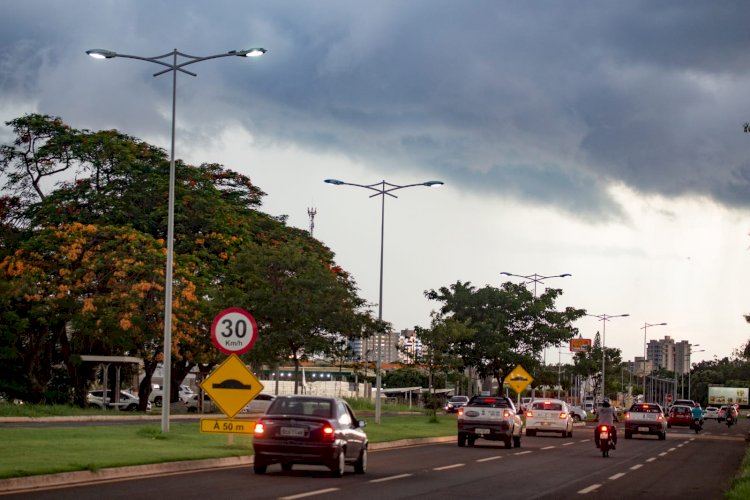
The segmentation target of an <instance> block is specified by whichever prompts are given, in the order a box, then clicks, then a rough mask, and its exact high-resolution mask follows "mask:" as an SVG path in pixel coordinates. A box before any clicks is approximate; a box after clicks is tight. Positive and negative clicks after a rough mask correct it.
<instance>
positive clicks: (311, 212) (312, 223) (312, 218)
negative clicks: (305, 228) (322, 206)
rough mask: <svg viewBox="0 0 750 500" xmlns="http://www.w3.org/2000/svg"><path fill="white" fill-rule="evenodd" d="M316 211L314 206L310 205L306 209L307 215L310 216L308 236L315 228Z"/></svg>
mask: <svg viewBox="0 0 750 500" xmlns="http://www.w3.org/2000/svg"><path fill="white" fill-rule="evenodd" d="M317 213H318V211H317V210H315V208H314V207H310V208H308V209H307V215H308V216H309V217H310V236H311V237H312V235H313V230H314V229H315V214H317Z"/></svg>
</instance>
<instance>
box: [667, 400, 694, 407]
mask: <svg viewBox="0 0 750 500" xmlns="http://www.w3.org/2000/svg"><path fill="white" fill-rule="evenodd" d="M672 406H689V407H690V408H692V407H693V406H695V401H693V400H692V399H675V400H674V401H673V402H672ZM670 408H671V406H670Z"/></svg>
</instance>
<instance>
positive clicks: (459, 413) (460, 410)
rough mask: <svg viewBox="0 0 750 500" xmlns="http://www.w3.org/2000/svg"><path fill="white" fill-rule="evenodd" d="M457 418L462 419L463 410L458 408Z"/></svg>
mask: <svg viewBox="0 0 750 500" xmlns="http://www.w3.org/2000/svg"><path fill="white" fill-rule="evenodd" d="M458 416H459V417H463V416H464V409H463V408H459V409H458Z"/></svg>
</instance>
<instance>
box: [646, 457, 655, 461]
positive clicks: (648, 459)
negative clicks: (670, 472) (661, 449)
mask: <svg viewBox="0 0 750 500" xmlns="http://www.w3.org/2000/svg"><path fill="white" fill-rule="evenodd" d="M654 460H656V457H651V458H647V459H646V462H653V461H654Z"/></svg>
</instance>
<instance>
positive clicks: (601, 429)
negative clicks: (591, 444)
mask: <svg viewBox="0 0 750 500" xmlns="http://www.w3.org/2000/svg"><path fill="white" fill-rule="evenodd" d="M599 430H600V431H602V432H607V426H606V425H602V426H601V427H599Z"/></svg>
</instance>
